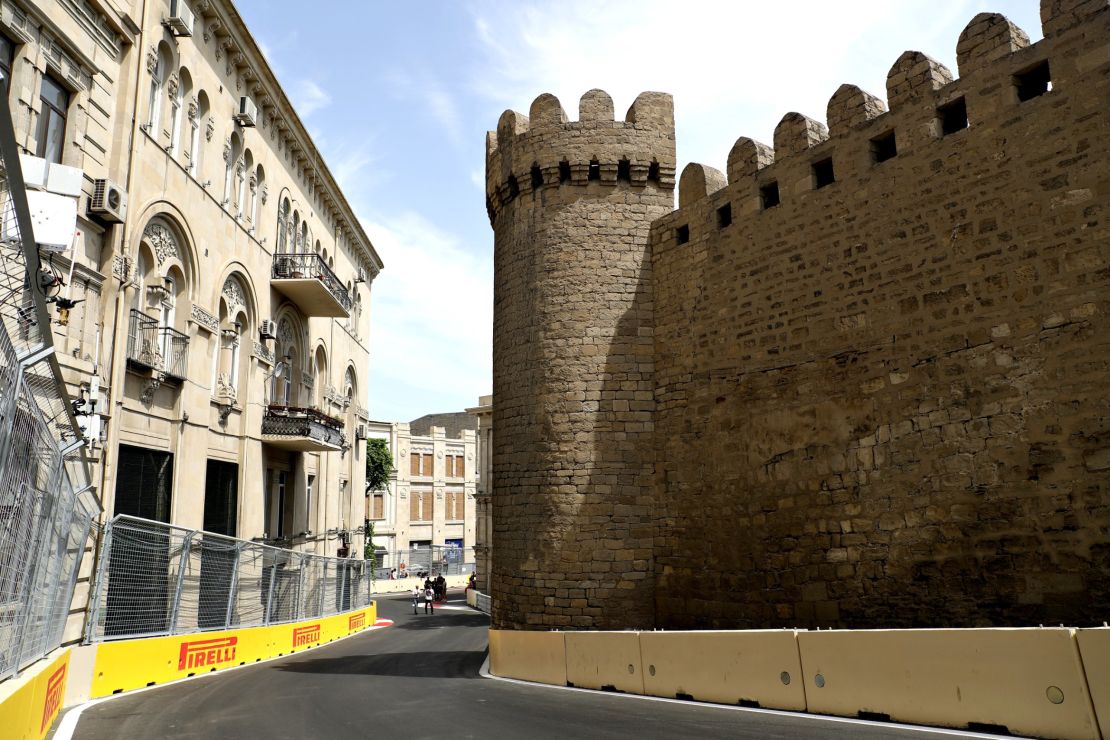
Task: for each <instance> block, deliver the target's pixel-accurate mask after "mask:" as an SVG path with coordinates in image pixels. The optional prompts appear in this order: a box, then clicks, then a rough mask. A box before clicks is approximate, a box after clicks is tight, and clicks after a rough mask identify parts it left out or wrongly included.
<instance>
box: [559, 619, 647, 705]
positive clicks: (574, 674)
mask: <svg viewBox="0 0 1110 740" xmlns="http://www.w3.org/2000/svg"><path fill="white" fill-rule="evenodd" d="M565 635H566V651H567V682H568V683H570V684H573V685H574V686H579V687H581V688H585V689H611V690H614V691H623V692H625V693H628V694H643V693H644V671H643V661H642V660H641V659H640V633H639V632H567V633H565Z"/></svg>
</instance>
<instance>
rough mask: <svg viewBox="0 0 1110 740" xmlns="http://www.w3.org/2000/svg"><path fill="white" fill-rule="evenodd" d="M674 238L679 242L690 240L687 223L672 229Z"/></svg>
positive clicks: (683, 242)
mask: <svg viewBox="0 0 1110 740" xmlns="http://www.w3.org/2000/svg"><path fill="white" fill-rule="evenodd" d="M674 238H675V239H676V240H677V241H678V243H679V244H685V243H686V242H688V241H690V227H689V226H688V225H687V226H679V227H678V228H677V229H675V230H674Z"/></svg>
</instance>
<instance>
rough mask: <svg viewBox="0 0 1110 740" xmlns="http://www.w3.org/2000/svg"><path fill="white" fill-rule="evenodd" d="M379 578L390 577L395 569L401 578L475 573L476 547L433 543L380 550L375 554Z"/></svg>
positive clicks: (376, 570)
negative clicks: (407, 548) (424, 545)
mask: <svg viewBox="0 0 1110 740" xmlns="http://www.w3.org/2000/svg"><path fill="white" fill-rule="evenodd" d="M374 566H375V572H376V573H377V578H378V580H381V581H384V580H388V579H389V577H390V575H391V573H392V571H394V570H396V571H397V572H396V573H392V575H395V576H396V577H398V578H406V577H420V578H423V577H425V576H426V575H432V574H440V573H442V574H443V575H445V576H455V575H465V574H467V573H473V572H474V567H475V559H474V548H473V547H450V546H446V545H431V546H428V547H414V548H412V549H409V550H395V551H392V552H391V551H386V550H379V551H378V552H376V553H375V557H374Z"/></svg>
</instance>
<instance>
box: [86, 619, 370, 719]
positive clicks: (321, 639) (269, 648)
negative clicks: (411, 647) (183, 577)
mask: <svg viewBox="0 0 1110 740" xmlns="http://www.w3.org/2000/svg"><path fill="white" fill-rule="evenodd" d="M376 617H377V604H375V603H371V605H370V606H369V607H366V608H364V609H357V610H355V611H351V612H344V613H343V614H336V615H334V616H330V617H321V618H320V619H312V620H305V621H303V622H293V623H290V624H280V625H273V626H270V627H247V628H243V629H237V630H226V631H220V632H198V633H194V634H190V635H173V636H171V637H148V638H143V639H136V640H120V641H118V642H104V643H101V644H100V645H98V646H97V651H96V660H95V661H94V663H93V677H92V688H91V691H90V696H91V697H93V698H96V697H99V696H107V695H109V694H116V693H119V692H121V691H129V690H131V689H137V688H142V687H144V686H154V685H157V684H163V683H167V682H169V681H176V680H178V679H181V678H188V677H189V676H194V675H197V674H200V673H210V672H212V671H217V670H220V669H223V668H231V667H234V666H241V665H245V664H247V663H255V662H258V661H260V660H266V659H268V658H273V657H277V656H280V655H289V654H291V653H295V652H300V651H301V650H305V649H307V648H310V647H315V646H317V645H320V644H322V643H325V642H330V641H331V640H335V639H338V638H340V637H346V636H347V635H350V634H352V633H354V632H359V631H361V630H363V629H366V628H367V627H370V626H372V625H373V624H374V622H375V620H376Z"/></svg>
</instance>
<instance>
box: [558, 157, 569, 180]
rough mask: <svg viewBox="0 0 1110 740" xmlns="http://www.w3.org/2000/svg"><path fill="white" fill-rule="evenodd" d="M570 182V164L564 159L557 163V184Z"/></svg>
mask: <svg viewBox="0 0 1110 740" xmlns="http://www.w3.org/2000/svg"><path fill="white" fill-rule="evenodd" d="M568 182H570V162H568V161H566V160H565V159H564V160H563V161H562V162H560V163H559V184H560V185H563V184H565V183H568Z"/></svg>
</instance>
